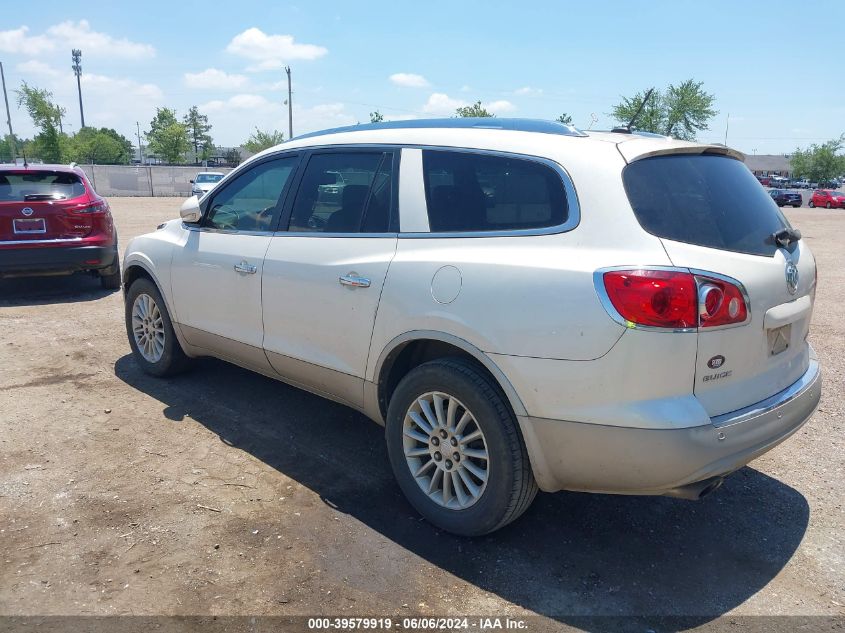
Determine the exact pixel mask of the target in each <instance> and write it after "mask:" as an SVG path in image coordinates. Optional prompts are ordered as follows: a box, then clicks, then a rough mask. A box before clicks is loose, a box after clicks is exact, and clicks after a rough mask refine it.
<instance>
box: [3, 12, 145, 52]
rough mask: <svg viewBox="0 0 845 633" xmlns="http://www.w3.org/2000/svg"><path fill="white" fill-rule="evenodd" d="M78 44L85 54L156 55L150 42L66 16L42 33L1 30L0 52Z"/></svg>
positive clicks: (50, 49) (57, 48)
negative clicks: (96, 29)
mask: <svg viewBox="0 0 845 633" xmlns="http://www.w3.org/2000/svg"><path fill="white" fill-rule="evenodd" d="M71 48H80V49H82V53H83V61H84V59H85V56H86V55H93V56H97V57H105V56H108V57H111V58H115V57H117V58H123V59H140V58H143V57H152V56H153V55H155V48H153V47H152V46H150V45H149V44H140V43H138V42H132V41H130V40H128V39H126V38H116V37H112V36H111V35H109V34H107V33H100V32H99V31H94V30H93V29H92V28H91V25H90V24H89V22H88V20H79V21H78V22H74V21H73V20H67V21H65V22H61V23H59V24H54V25H53V26H51V27H49V28H48V29H47V30H46V31H45V32H44V33H43V34H41V35H29V27H28V26H21V27H20V28H17V29H11V30H8V31H0V52H4V53H17V54H24V55H30V56H37V55H40V54H42V53H49V52H53V51H62V50H64V49H67V52H70V49H71Z"/></svg>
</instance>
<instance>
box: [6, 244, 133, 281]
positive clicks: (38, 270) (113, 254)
mask: <svg viewBox="0 0 845 633" xmlns="http://www.w3.org/2000/svg"><path fill="white" fill-rule="evenodd" d="M117 261H118V260H117V247H116V246H115V245H108V246H52V247H43V248H6V249H0V277H17V276H23V275H45V274H60V273H73V272H77V271H81V270H103V269H109V268H112V267H113V266H115V265H116V264H117Z"/></svg>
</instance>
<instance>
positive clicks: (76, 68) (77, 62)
mask: <svg viewBox="0 0 845 633" xmlns="http://www.w3.org/2000/svg"><path fill="white" fill-rule="evenodd" d="M70 56H71V59H73V65H72V66H71V68H73V74H74V75H76V90H77V91H78V92H79V118H80V119H81V120H82V127H85V112H84V110H83V109H82V83H81V82H80V80H79V78H80V76H81V75H82V51H81V50H79V49H78V48H74V49H73V50H72V51H71V54H70ZM80 129H81V128H80Z"/></svg>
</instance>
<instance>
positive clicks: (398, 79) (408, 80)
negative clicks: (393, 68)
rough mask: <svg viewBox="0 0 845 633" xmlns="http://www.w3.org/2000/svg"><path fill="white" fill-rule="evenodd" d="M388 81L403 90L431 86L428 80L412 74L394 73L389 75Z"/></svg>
mask: <svg viewBox="0 0 845 633" xmlns="http://www.w3.org/2000/svg"><path fill="white" fill-rule="evenodd" d="M390 81H392V82H393V83H395V84H396V85H397V86H403V87H405V88H427V87H428V86H430V85H431V84H430V83H428V79H426V78H425V77H423V76H422V75H415V74H414V73H394V74H392V75H390Z"/></svg>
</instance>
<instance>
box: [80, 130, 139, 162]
mask: <svg viewBox="0 0 845 633" xmlns="http://www.w3.org/2000/svg"><path fill="white" fill-rule="evenodd" d="M133 153H134V147H133V146H132V141H130V140H129V139H128V138H126V137H125V136H123V135H122V134H119V133H118V132H116V131H115V130H112V129H110V128H105V127H103V128H100V129H96V128H93V127H84V128H82V129H81V130H79V132H77V133H76V134H74V135H73V136H71V137H70V138H69V139H68V142H67V145H66V147H65V151H64V155H63V158H64V161H65V162H70V161H74V162H77V163H98V164H101V165H126V164H128V163H129V161H130V160H131V158H132V155H133Z"/></svg>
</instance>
